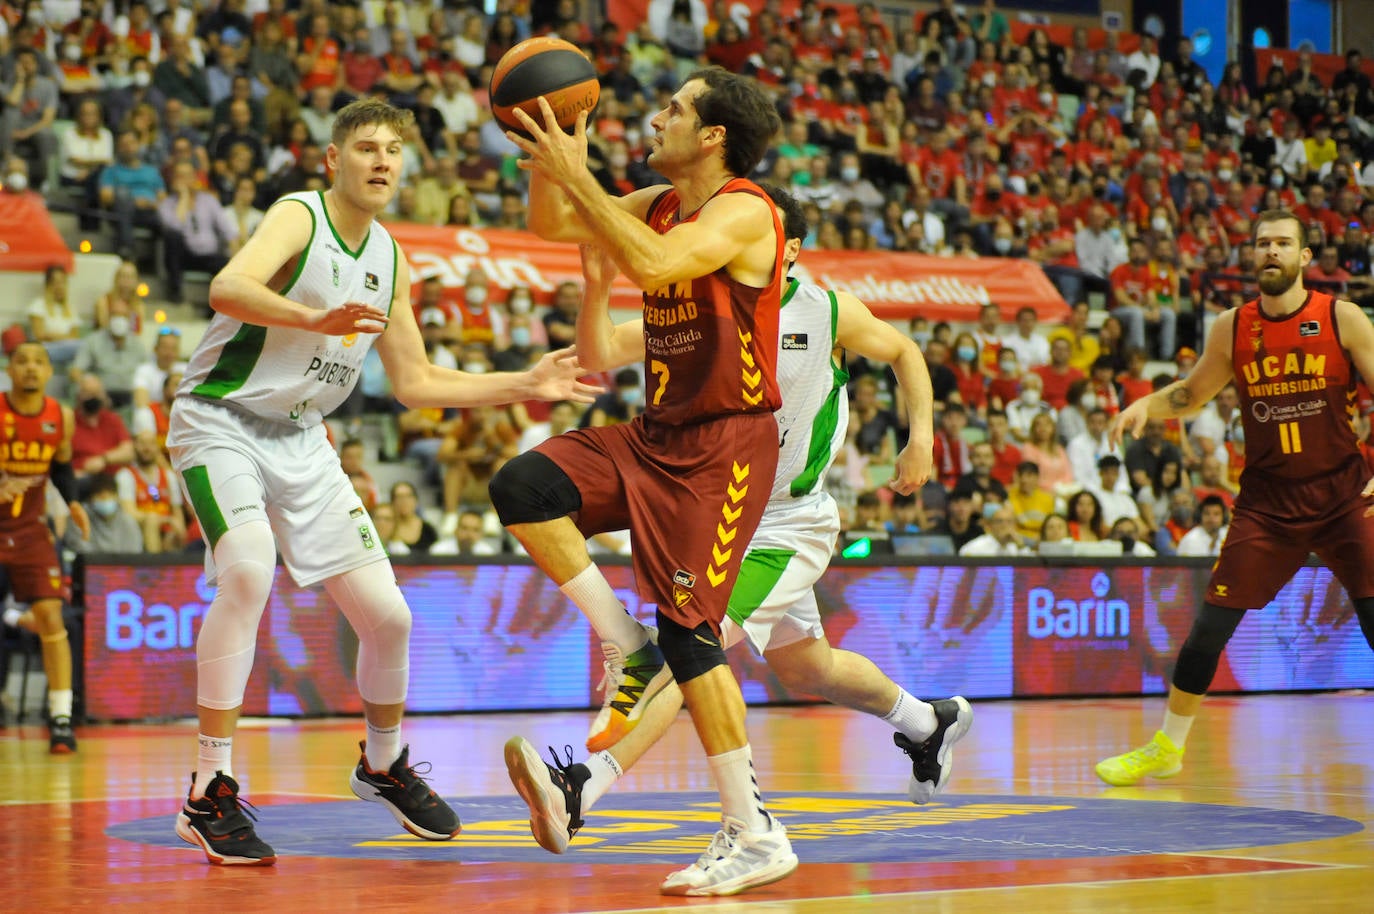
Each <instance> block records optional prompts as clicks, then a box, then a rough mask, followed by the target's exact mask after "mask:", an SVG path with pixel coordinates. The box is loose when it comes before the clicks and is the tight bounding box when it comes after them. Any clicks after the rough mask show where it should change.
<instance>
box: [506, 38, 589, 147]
mask: <svg viewBox="0 0 1374 914" xmlns="http://www.w3.org/2000/svg"><path fill="white" fill-rule="evenodd" d="M490 92H491V113H492V114H493V115H495V117H496V120H497V122H498V123H500V124H501V126H502V127H505V128H506V129H507V130H513V131H514V132H516V133H518V134H520V135H521V136H525V135H526V133H525V128H524V127H522V126H521V125H520V122H519V121H518V120H517V119H516V117H515V109H516V108H520V109H522V110H523V111H524V112H525V113H526V114H528V115H529V116H530V117H532V118H534V122H535V123H536V124H539V125H540V126H543V123H544V117H543V115H542V114H541V113H540V112H539V96H541V95H542V96H545V97H546V98H548V100H549V105H550V106H552V108H553V113H554V115H555V117H557V118H558V126H560V127H562V128H563V129H564V130H571V129H572V127H573V125H575V124H576V123H577V115H578V114H580V113H581V112H583V111H588V112H590V111H593V110H595V109H596V103H597V100H598V99H600V97H601V84H600V83H599V82H597V79H596V68H595V67H593V66H592V63H591V61H590V60H588V59H587V57H586V55H585V54H583V53H582V52H581V51H579V50H578V49H577V46H576V45H574V44H571V43H569V42H566V41H564V40H563V39H561V38H550V37H547V36H540V37H538V38H529V39H526V40H525V41H522V42H520V43H519V44H517V45H516V46H515V47H513V48H511V49H510V50H509V51H507V52H506V53H505V54H503V55H501V59H500V60H499V61H497V62H496V69H495V70H494V71H493V72H492V74H491V86H490Z"/></svg>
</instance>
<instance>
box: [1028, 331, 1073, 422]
mask: <svg viewBox="0 0 1374 914" xmlns="http://www.w3.org/2000/svg"><path fill="white" fill-rule="evenodd" d="M1072 355H1073V347H1072V346H1070V345H1069V341H1068V340H1066V339H1064V337H1062V336H1061V337H1056V338H1055V339H1054V340H1052V341H1051V342H1050V363H1049V364H1048V365H1037V366H1036V367H1035V368H1032V369H1031V370H1032V371H1034V372H1035V373H1036V374H1038V375H1039V376H1040V380H1041V381H1043V382H1044V383H1045V387H1044V390H1043V394H1044V397H1045V402H1046V403H1048V404H1049V405H1050V406H1053V407H1054V408H1055V409H1063V408H1064V406H1065V405H1066V404H1067V403H1068V402H1069V385H1070V384H1072V383H1073V382H1074V381H1078V380H1082V379H1083V372H1082V371H1080V370H1079V369H1077V368H1075V367H1074V366H1073V365H1071V364H1069V359H1070V357H1071V356H1072Z"/></svg>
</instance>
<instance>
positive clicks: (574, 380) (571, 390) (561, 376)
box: [530, 348, 606, 403]
mask: <svg viewBox="0 0 1374 914" xmlns="http://www.w3.org/2000/svg"><path fill="white" fill-rule="evenodd" d="M586 373H587V369H585V368H583V367H582V363H581V362H579V361H578V360H577V352H576V351H575V350H573V349H572V348H568V349H555V350H554V351H553V352H546V353H544V356H543V358H541V359H540V360H539V361H538V363H536V364H535V366H534V367H533V368H531V369H530V380H531V381H532V382H533V383H534V395H535V396H536V397H537V398H539V399H540V400H572V401H573V402H574V403H590V402H592V401H593V400H595V399H596V396H597V394H603V393H605V392H606V388H604V387H602V386H601V385H599V384H585V383H583V382H582V381H579V380H578V378H580V377H582V376H583V375H585V374H586Z"/></svg>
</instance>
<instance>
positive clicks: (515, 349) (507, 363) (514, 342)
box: [491, 312, 540, 371]
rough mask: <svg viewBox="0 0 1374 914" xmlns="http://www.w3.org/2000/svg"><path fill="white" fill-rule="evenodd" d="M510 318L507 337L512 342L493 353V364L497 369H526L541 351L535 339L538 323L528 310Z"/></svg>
mask: <svg viewBox="0 0 1374 914" xmlns="http://www.w3.org/2000/svg"><path fill="white" fill-rule="evenodd" d="M509 320H510V330H509V331H508V332H507V337H508V339H509V340H510V344H509V345H508V346H506V347H505V348H504V349H498V350H497V351H496V352H494V353H492V356H491V364H492V367H493V368H494V369H495V370H497V371H524V370H525V369H526V368H528V367H529V366H530V363H531V362H532V361H533V360H534V358H535V356H536V355H537V354H538V352H539V348H540V347H538V346H537V345H536V343H535V340H534V331H535V328H536V326H538V325H537V324H536V323H535V322H534V320H533V319H532V318H531V317H530V315H529V313H528V312H527V313H524V314H512V315H511V316H510V319H509Z"/></svg>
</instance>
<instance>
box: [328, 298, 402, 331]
mask: <svg viewBox="0 0 1374 914" xmlns="http://www.w3.org/2000/svg"><path fill="white" fill-rule="evenodd" d="M388 320H389V318H388V317H387V316H386V312H385V311H383V310H382V309H380V308H378V307H376V306H375V305H368V304H364V303H363V302H360V301H351V302H348V303H347V304H345V305H343V306H341V307H338V308H329V309H325V310H320V311H317V312H316V313H315V315H314V322H313V323H312V324H311V325H310V327H309V328H308V329H310V330H312V331H314V332H315V333H323V334H324V335H325V336H348V335H349V334H351V333H381V332H382V331H383V330H385V329H386V324H387V321H388Z"/></svg>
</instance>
